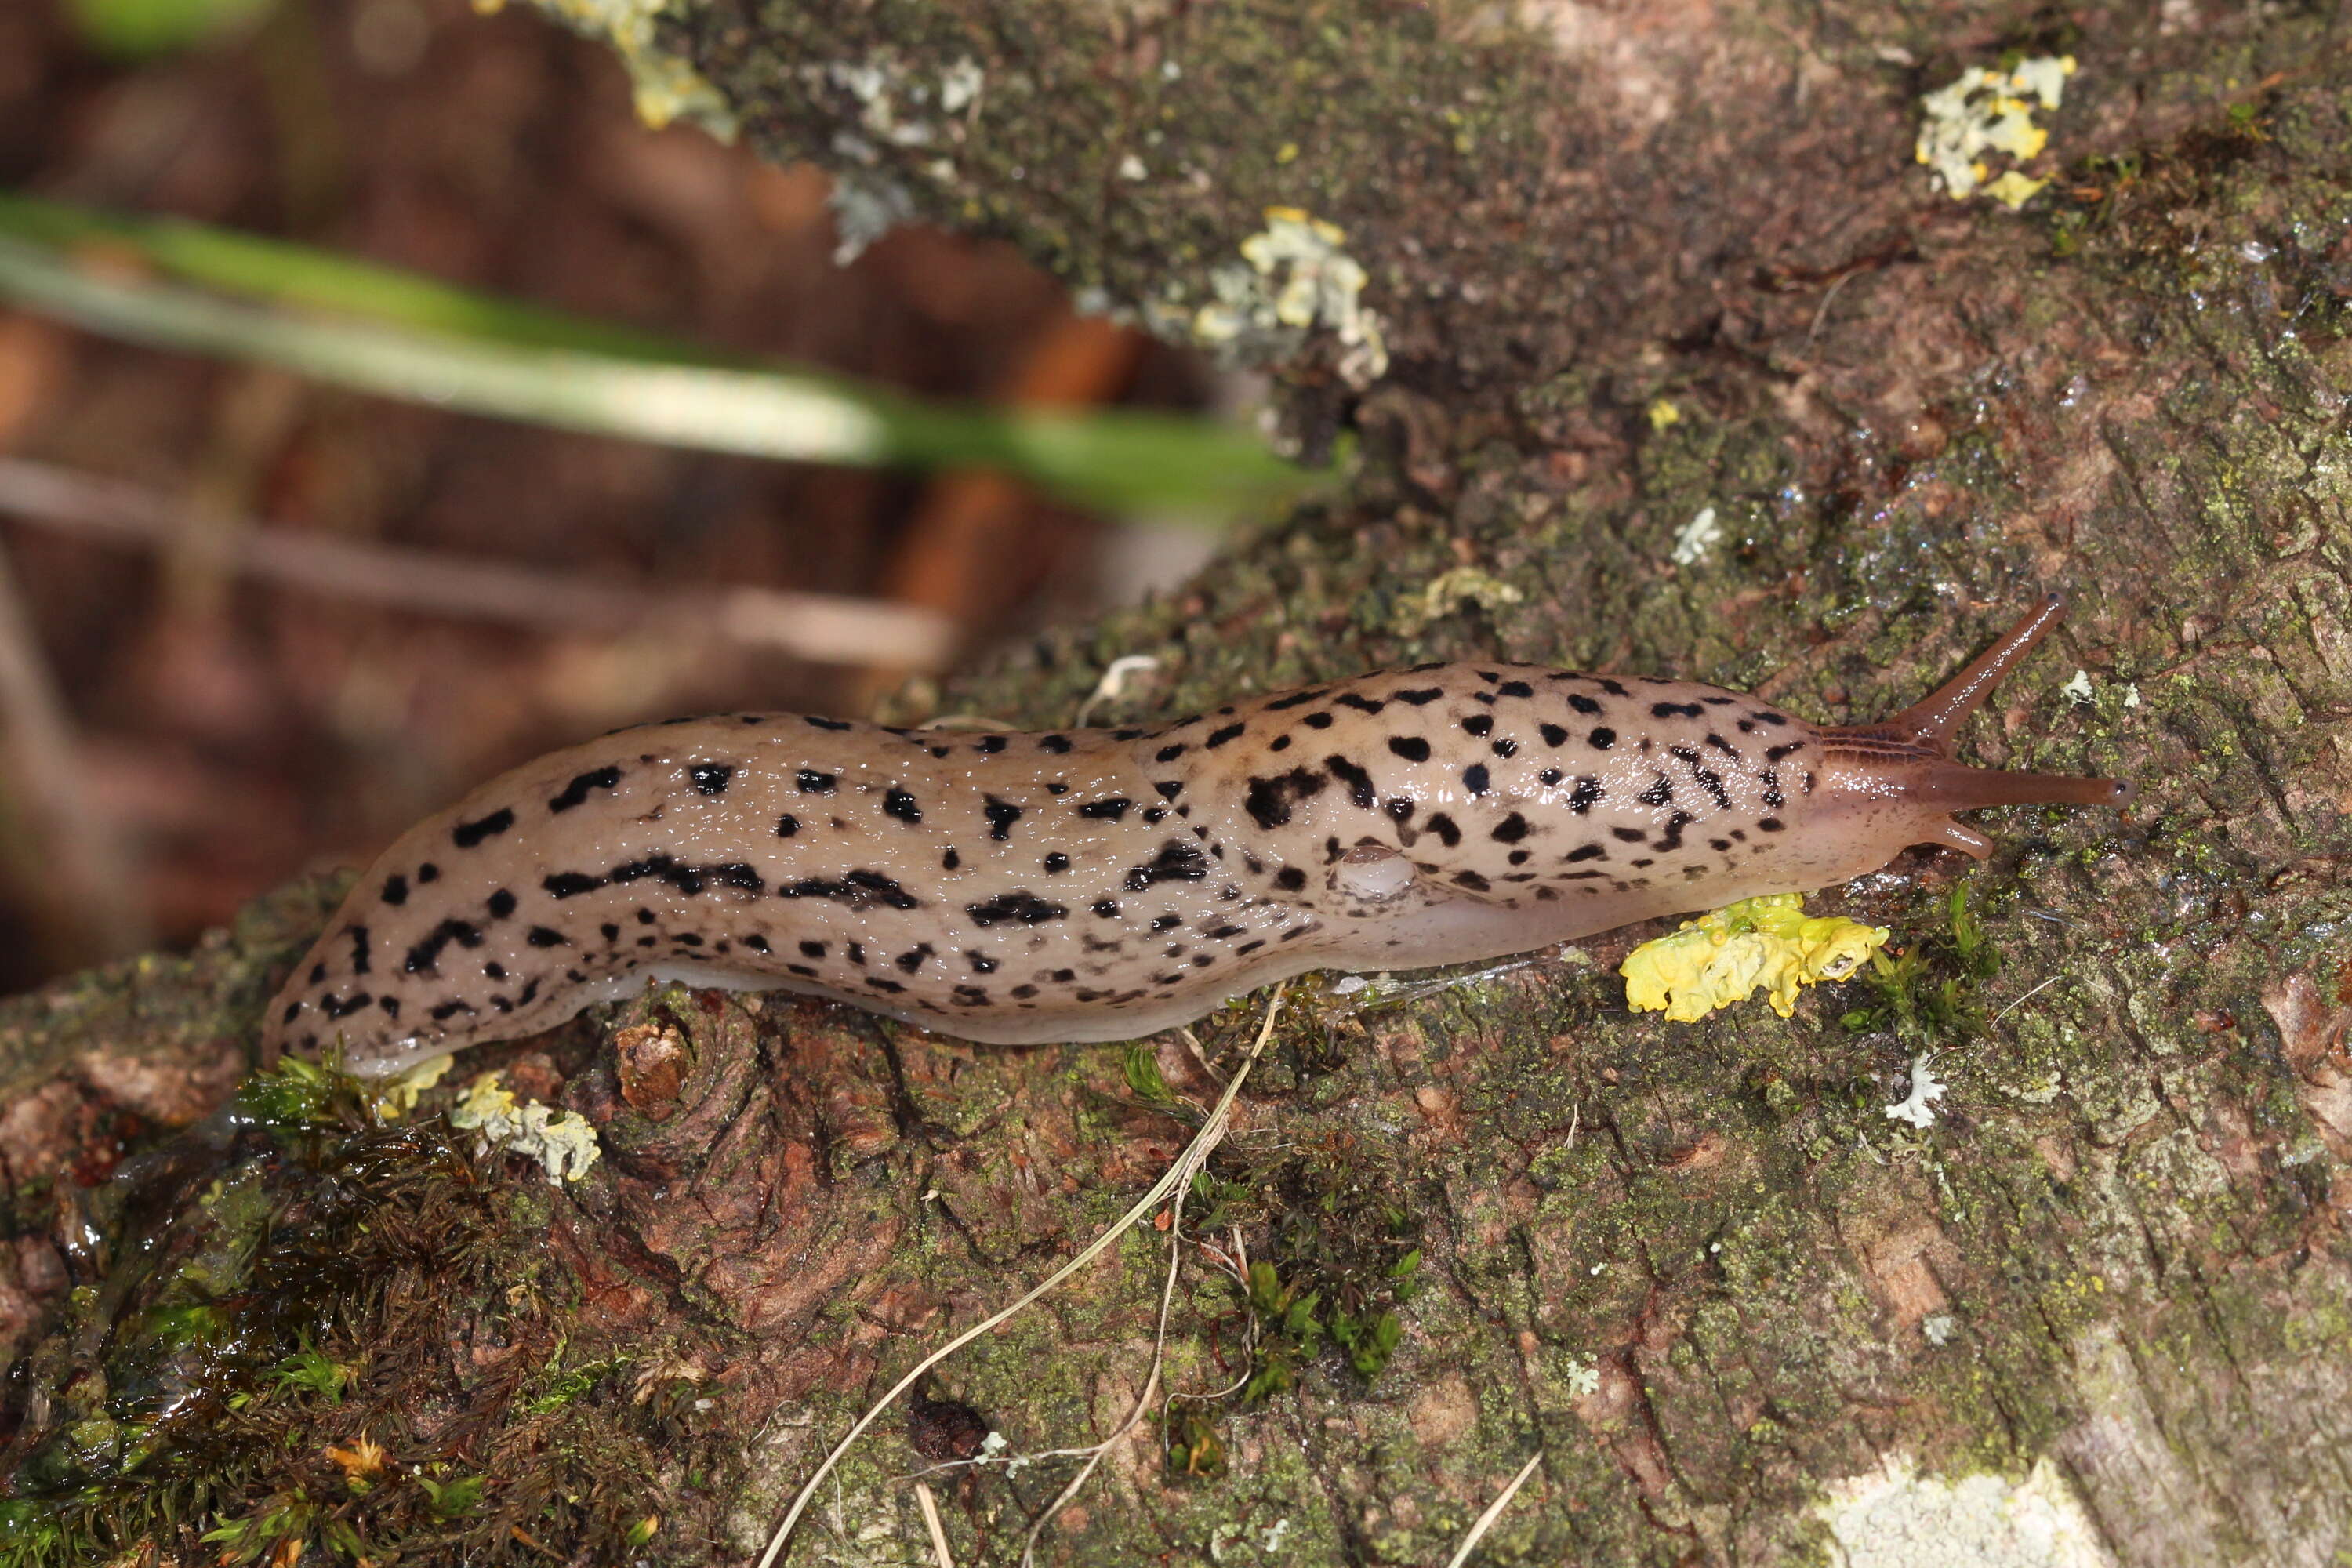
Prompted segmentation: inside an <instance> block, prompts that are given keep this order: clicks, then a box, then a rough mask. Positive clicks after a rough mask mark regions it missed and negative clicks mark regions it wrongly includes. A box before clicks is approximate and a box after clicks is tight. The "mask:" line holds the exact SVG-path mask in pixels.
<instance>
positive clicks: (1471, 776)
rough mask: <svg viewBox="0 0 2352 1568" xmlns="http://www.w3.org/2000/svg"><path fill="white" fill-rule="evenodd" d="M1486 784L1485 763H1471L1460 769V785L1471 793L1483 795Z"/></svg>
mask: <svg viewBox="0 0 2352 1568" xmlns="http://www.w3.org/2000/svg"><path fill="white" fill-rule="evenodd" d="M1487 784H1488V779H1487V774H1486V763H1471V764H1470V765H1469V766H1468V767H1466V768H1464V769H1463V770H1462V787H1463V788H1464V789H1466V790H1468V791H1469V792H1470V793H1471V794H1472V795H1485V794H1486V788H1487Z"/></svg>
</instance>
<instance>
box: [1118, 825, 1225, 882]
mask: <svg viewBox="0 0 2352 1568" xmlns="http://www.w3.org/2000/svg"><path fill="white" fill-rule="evenodd" d="M1208 874H1209V861H1208V858H1207V857H1206V856H1204V855H1202V853H1201V851H1200V848H1199V847H1198V846H1197V845H1192V844H1187V843H1185V842H1184V841H1183V840H1182V839H1181V838H1171V839H1170V840H1169V841H1168V842H1167V843H1165V844H1163V845H1161V846H1160V853H1159V854H1157V855H1155V856H1153V857H1152V858H1151V859H1150V861H1149V862H1148V863H1146V864H1144V865H1141V866H1133V867H1129V868H1128V873H1127V881H1126V887H1127V890H1128V891H1129V892H1130V893H1140V892H1142V891H1143V890H1144V889H1147V888H1150V886H1152V885H1153V884H1154V883H1156V882H1197V881H1200V880H1202V879H1203V878H1205V877H1207V876H1208Z"/></svg>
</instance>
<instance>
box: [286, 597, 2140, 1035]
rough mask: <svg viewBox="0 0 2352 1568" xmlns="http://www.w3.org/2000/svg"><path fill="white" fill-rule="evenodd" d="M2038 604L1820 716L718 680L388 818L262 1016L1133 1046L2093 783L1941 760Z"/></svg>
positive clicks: (376, 1028)
mask: <svg viewBox="0 0 2352 1568" xmlns="http://www.w3.org/2000/svg"><path fill="white" fill-rule="evenodd" d="M2062 609H2063V604H2062V601H2061V600H2060V599H2058V598H2057V597H2056V596H2055V595H2053V596H2052V597H2050V598H2048V599H2046V600H2044V601H2043V602H2042V603H2041V604H2040V605H2037V606H2036V607H2035V608H2034V610H2033V611H2032V613H2031V614H2030V615H2028V616H2025V617H2024V618H2023V619H2022V620H2021V621H2020V622H2019V623H2018V624H2017V625H2016V626H2014V627H2012V628H2011V630H2010V632H2009V633H2008V635H2007V636H2005V637H2002V638H2001V640H2000V642H1999V643H1997V644H1996V645H1995V646H1994V647H1991V648H1990V649H1989V650H1987V651H1986V652H1985V653H1984V654H1983V655H1981V656H1980V657H1979V658H1977V659H1976V661H1975V662H1974V663H1972V664H1970V665H1969V667H1968V668H1967V669H1965V670H1964V671H1962V672H1961V673H1960V675H1959V676H1958V678H1956V679H1953V680H1952V681H1951V682H1950V683H1949V684H1948V685H1946V686H1945V687H1943V688H1942V689H1940V690H1938V691H1937V692H1936V693H1935V695H1933V696H1932V697H1929V698H1928V699H1927V700H1925V701H1924V702H1921V703H1919V704H1917V705H1916V707H1913V708H1910V709H1907V710H1905V711H1904V712H1903V713H1901V714H1899V715H1897V716H1896V717H1895V718H1893V719H1890V720H1887V721H1885V722H1883V723H1877V724H1863V725H1853V726H1835V727H1829V728H1820V727H1816V726H1814V725H1812V724H1809V723H1807V722H1805V721H1803V720H1801V719H1799V718H1796V717H1794V716H1792V715H1790V714H1789V713H1787V712H1784V711H1782V710H1781V709H1780V707H1779V706H1778V705H1777V704H1775V703H1772V702H1769V701H1765V700H1761V699H1759V698H1755V697H1749V696H1743V695H1740V694H1739V693H1737V692H1731V691H1725V690H1721V689H1717V688H1716V687H1712V686H1702V685H1696V684H1694V683H1692V682H1688V681H1678V680H1649V679H1636V678H1630V677H1618V678H1612V677H1609V676H1597V675H1583V674H1579V673H1575V672H1573V671H1569V670H1559V669H1548V668H1535V667H1530V666H1523V665H1512V664H1500V663H1494V664H1488V663H1470V664H1424V665H1417V666H1415V667H1413V668H1411V669H1404V670H1394V671H1388V672H1383V673H1380V674H1373V675H1365V676H1360V677H1357V678H1356V679H1352V680H1342V681H1338V682H1335V683H1331V684H1328V685H1319V686H1313V687H1308V688H1306V689H1301V690H1297V691H1292V692H1288V693H1286V694H1281V695H1276V696H1269V697H1260V698H1256V699H1253V700H1248V701H1244V702H1237V703H1234V704H1232V705H1230V706H1227V707H1223V708H1220V709H1218V710H1216V712H1214V713H1213V714H1208V715H1205V716H1202V717H1198V718H1191V719H1185V720H1181V721H1178V722H1175V723H1172V724H1169V725H1165V726H1162V727H1160V728H1153V729H1124V730H1076V731H1056V732H1051V733H1040V734H972V733H967V732H961V731H956V732H950V731H939V730H901V729H890V728H884V727H877V726H875V725H870V724H857V723H849V722H846V721H841V720H837V719H824V718H814V717H802V716H798V715H791V714H776V713H737V714H729V715H723V716H719V717H716V718H705V719H691V720H672V721H669V722H667V723H666V724H653V725H646V726H644V727H641V728H636V729H630V730H623V731H617V732H615V733H614V734H611V735H607V736H605V737H604V738H603V739H602V740H597V741H592V742H588V743H587V744H585V745H581V746H574V747H572V748H570V749H569V750H565V751H561V752H553V753H551V754H550V755H548V756H545V757H541V759H539V760H538V761H536V762H533V763H526V764H524V765H523V766H521V767H520V768H517V769H515V770H514V771H512V772H511V773H506V774H504V775H502V776H501V777H499V778H498V779H496V780H493V781H492V782H491V783H489V784H485V785H483V786H482V787H481V788H479V789H478V790H476V791H475V792H474V793H473V794H471V795H467V797H466V798H465V799H464V800H462V801H460V802H459V803H458V804H457V805H455V806H453V807H451V808H450V809H449V810H447V811H446V812H444V813H442V814H441V815H440V816H434V817H431V818H429V819H427V820H426V821H425V822H422V823H420V824H418V825H417V826H415V827H414V828H412V829H410V830H409V831H408V832H407V833H405V834H404V835H403V836H402V837H400V839H399V840H398V841H397V842H395V843H394V845H393V846H392V847H391V848H389V849H388V850H386V851H385V852H384V854H383V858H380V859H379V860H377V862H376V863H375V865H374V866H373V867H372V868H370V869H369V870H368V872H367V873H366V875H365V876H364V877H363V878H362V880H361V881H360V883H359V885H358V886H357V887H356V888H355V889H353V890H352V893H351V895H350V897H349V898H348V899H347V900H345V901H344V903H343V905H342V907H341V910H339V911H338V912H337V913H336V915H335V918H334V920H333V921H332V922H331V925H330V926H329V927H328V929H327V932H326V934H325V935H323V936H322V937H320V939H319V942H318V943H317V945H316V946H314V947H313V948H312V949H311V950H310V953H309V955H308V956H307V957H306V958H305V959H304V960H303V961H302V963H300V965H299V967H298V968H297V969H296V971H295V972H294V973H293V975H292V977H291V978H290V979H289V982H288V983H287V984H286V986H285V988H284V989H283V990H282V991H281V992H280V994H278V998H277V1000H276V1001H275V1003H273V1005H272V1006H271V1009H270V1012H269V1014H268V1022H267V1026H266V1027H267V1032H268V1040H267V1042H266V1044H267V1045H268V1047H272V1048H278V1047H288V1048H293V1047H299V1048H302V1049H307V1050H320V1049H327V1048H333V1047H338V1046H339V1047H340V1049H341V1052H342V1055H343V1060H344V1062H345V1064H346V1065H347V1067H349V1068H351V1069H352V1070H353V1071H356V1072H359V1073H362V1074H366V1075H384V1074H390V1073H394V1072H397V1071H400V1070H403V1069H404V1068H407V1067H409V1066H411V1065H413V1064H415V1063H416V1062H418V1061H420V1060H423V1059H425V1058H430V1057H435V1056H438V1055H442V1054H445V1053H446V1052H449V1051H453V1050H456V1049H457V1048H459V1047H463V1046H467V1045H470V1044H473V1043H476V1042H478V1041H483V1040H492V1039H504V1038H511V1037H518V1036H522V1035H528V1034H533V1033H536V1032H538V1031H540V1030H542V1029H546V1028H549V1027H551V1026H554V1025H556V1024H559V1023H561V1022H562V1021H563V1020H564V1019H566V1018H569V1017H571V1016H572V1015H573V1014H575V1013H577V1012H579V1011H580V1010H581V1009H582V1008H583V1007H585V1006H587V1005H589V1004H591V1003H593V1002H599V1001H604V1000H608V999H611V998H614V997H618V996H621V995H624V994H628V993H630V992H632V991H634V990H635V989H636V988H637V987H638V986H639V985H641V984H643V983H644V982H645V981H646V978H648V977H652V978H656V979H661V980H673V979H675V980H683V981H685V982H687V983H688V984H696V985H717V986H726V987H730V988H736V989H767V988H782V989H787V990H793V991H801V992H808V993H813V994H816V995H819V996H825V997H830V998H832V999H834V1000H835V1001H842V1002H848V1003H852V1004H854V1005H857V1006H860V1007H865V1008H869V1009H871V1010H873V1011H875V1012H877V1013H884V1014H887V1015H889V1016H893V1017H897V1018H902V1019H905V1020H907V1021H908V1022H910V1023H915V1024H919V1025H922V1026H925V1027H928V1028H933V1029H937V1030H939V1031H940V1032H941V1033H943V1034H949V1035H956V1036H961V1037H964V1038H966V1039H972V1040H983V1041H992V1042H997V1043H1003V1044H1027V1043H1034V1042H1040V1041H1048V1040H1102V1039H1127V1038H1133V1037H1139V1036H1143V1035H1148V1034H1150V1033H1151V1032H1153V1031H1154V1030H1157V1029H1162V1028H1166V1027H1169V1026H1173V1025H1177V1024H1181V1023H1183V1022H1186V1021H1188V1020H1190V1019H1192V1018H1194V1017H1197V1016H1200V1015H1201V1014H1202V1013H1204V1012H1206V1011H1207V1010H1209V1009H1210V1008H1211V1007H1213V1006H1214V1005H1217V1004H1218V1003H1219V1002H1221V1001H1223V1000H1224V999H1225V998H1226V997H1229V996H1232V995H1234V994H1237V993H1240V992H1244V991H1247V990H1249V989H1251V988H1252V987H1254V986H1257V985H1261V984H1267V983H1269V982H1271V981H1274V980H1277V979H1280V978H1283V977H1285V976H1287V975H1292V974H1297V973H1301V972H1302V971H1305V970H1308V969H1317V968H1330V969H1342V970H1370V969H1403V968H1414V967H1420V966H1423V965H1429V964H1442V963H1459V962H1463V961H1466V960H1472V959H1480V958H1488V957H1493V956H1495V955H1497V954H1501V953H1507V952H1522V951H1524V950H1527V949H1529V948H1535V947H1541V946H1544V945H1546V944H1548V943H1551V942H1562V941H1566V940H1569V939H1570V938H1574V937H1580V936H1585V935H1589V934H1591V933H1592V932H1595V931H1605V930H1608V929H1610V928H1611V927H1614V926H1621V925H1624V924H1627V923H1629V922H1632V921H1642V920H1647V919H1650V918H1652V917H1654V916H1661V915H1669V914H1676V913H1684V912H1687V911H1690V910H1705V909H1713V908H1717V907H1718V906H1720V905H1723V904H1726V903H1728V902H1730V901H1731V900H1735V899H1742V898H1748V897H1751V896H1753V895H1756V894H1760V893H1770V892H1785V891H1793V890H1803V889H1814V888H1819V887H1823V886H1826V885H1828V884H1831V883H1834V882H1840V881H1843V880H1845V879H1848V878H1851V877H1856V876H1860V875H1862V874H1864V873H1865V872H1868V871H1871V870H1874V869H1875V868H1878V867H1880V866H1883V865H1885V863H1886V862H1887V861H1888V860H1889V859H1891V858H1893V857H1894V856H1895V855H1896V854H1897V853H1898V852H1900V851H1901V850H1902V849H1903V848H1904V847H1906V846H1908V845H1913V844H1922V843H1926V844H1943V845H1948V846H1950V847H1953V848H1955V849H1958V850H1960V851H1962V852H1964V853H1966V854H1969V855H1971V856H1974V857H1976V858H1979V859H1981V858H1984V857H1985V856H1986V855H1987V854H1989V853H1990V851H1991V848H1992V845H1991V842H1990V840H1988V839H1987V838H1985V837H1983V836H1982V835H1980V834H1979V833H1977V832H1975V831H1974V830H1972V829H1970V828H1968V827H1965V826H1961V825H1960V824H1959V823H1958V822H1956V821H1954V820H1953V819H1952V818H1951V817H1950V816H1949V815H1948V814H1949V813H1951V812H1954V811H1959V810H1966V809H1969V808H1970V807H1974V806H1984V805H2008V804H2017V803H2025V802H2064V803H2069V804H2074V805H2117V804H2120V803H2122V802H2124V801H2125V800H2126V799H2128V798H2129V796H2130V794H2131V790H2130V786H2129V785H2128V784H2125V783H2123V782H2121V781H2117V780H2112V779H2095V778H2069V777H2061V776H2056V775H2052V774H2043V773H2007V772H2001V771H1999V770H1992V769H1979V768H1972V767H1967V766H1964V765H1962V764H1960V763H1956V762H1953V761H1952V760H1951V758H1950V755H1949V752H1950V750H1951V745H1952V740H1953V736H1954V734H1955V733H1956V731H1958V728H1959V725H1960V722H1961V721H1962V720H1964V719H1965V718H1967V717H1968V715H1969V713H1970V712H1972V711H1974V710H1975V709H1976V708H1977V706H1978V705H1979V703H1981V702H1982V701H1983V700H1984V698H1985V697H1986V695H1987V694H1988V693H1989V692H1990V690H1991V689H1992V687H1993V685H1994V683H1995V682H1996V681H1998V680H2000V679H2001V677H2002V676H2004V675H2005V674H2007V673H2008V672H2009V671H2010V670H2011V668H2014V667H2015V666H2016V664H2017V663H2018V661H2019V660H2021V658H2024V656H2025V655H2026V653H2027V652H2028V651H2029V650H2031V649H2032V647H2033V645H2034V644H2035V643H2036V642H2037V641H2039V640H2040V639H2041V637H2042V635H2043V634H2044V633H2045V632H2046V631H2048V630H2049V628H2050V626H2052V625H2053V623H2054V622H2055V620H2056V619H2057V617H2058V616H2059V615H2060V613H2061V611H2062Z"/></svg>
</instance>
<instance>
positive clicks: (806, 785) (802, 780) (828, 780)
mask: <svg viewBox="0 0 2352 1568" xmlns="http://www.w3.org/2000/svg"><path fill="white" fill-rule="evenodd" d="M839 776H840V775H838V774H836V773H819V772H817V771H816V770H815V769H814V768H803V769H802V770H801V771H800V772H798V773H794V774H793V784H796V785H798V786H799V788H800V792H801V793H802V794H803V795H831V794H832V793H833V786H834V782H835V779H837V778H838V777H839Z"/></svg>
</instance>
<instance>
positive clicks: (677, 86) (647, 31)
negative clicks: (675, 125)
mask: <svg viewBox="0 0 2352 1568" xmlns="http://www.w3.org/2000/svg"><path fill="white" fill-rule="evenodd" d="M534 4H536V5H538V6H539V7H540V9H541V10H542V11H545V12H547V13H548V14H549V15H551V16H555V17H556V18H558V19H559V20H561V21H562V22H563V23H564V24H565V25H566V26H570V27H572V29H573V30H575V31H577V32H582V33H585V34H587V35H588V36H589V37H598V38H604V39H605V40H606V41H608V42H609V43H611V45H612V46H613V48H614V52H616V53H617V54H619V55H620V57H621V63H622V65H623V66H625V68H627V70H628V73H629V87H630V89H631V90H632V91H633V92H634V93H635V98H636V108H637V118H638V119H640V120H642V121H645V122H646V124H647V125H650V126H652V127H654V129H656V130H659V129H661V127H663V126H665V125H667V124H668V123H670V121H674V120H683V121H688V123H690V124H694V125H699V126H700V127H702V129H704V130H705V131H708V132H710V133H711V134H712V135H713V136H716V137H718V138H719V140H720V141H722V142H731V141H733V140H734V139H735V129H736V126H735V111H734V110H732V109H730V107H728V104H727V100H725V99H723V98H720V97H719V91H718V89H716V88H713V87H712V86H711V85H710V84H709V82H707V81H705V80H703V79H702V78H701V77H700V76H699V75H698V74H697V73H696V71H695V69H694V68H693V67H692V66H690V65H688V63H687V62H686V61H685V60H683V59H681V58H678V57H677V56H676V55H673V54H670V53H667V51H665V50H663V49H662V48H660V47H658V46H656V43H655V42H654V21H655V18H656V17H657V16H660V15H661V14H662V12H663V11H665V10H666V9H667V8H668V5H669V0H534ZM504 5H505V0H475V8H476V9H477V10H479V11H484V12H493V11H498V10H500V9H502V8H503V7H504Z"/></svg>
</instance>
